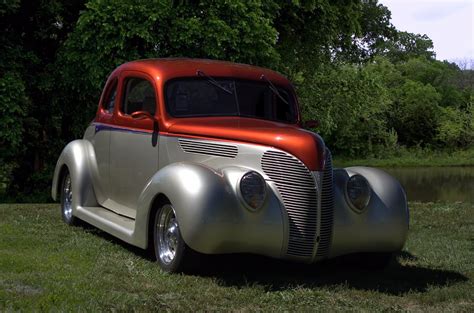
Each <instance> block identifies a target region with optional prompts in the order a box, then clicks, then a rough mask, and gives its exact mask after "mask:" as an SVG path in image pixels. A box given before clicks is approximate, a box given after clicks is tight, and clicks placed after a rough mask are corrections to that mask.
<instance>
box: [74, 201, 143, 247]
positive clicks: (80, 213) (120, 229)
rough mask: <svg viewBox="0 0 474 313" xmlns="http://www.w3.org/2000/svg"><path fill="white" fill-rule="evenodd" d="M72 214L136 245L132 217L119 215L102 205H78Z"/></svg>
mask: <svg viewBox="0 0 474 313" xmlns="http://www.w3.org/2000/svg"><path fill="white" fill-rule="evenodd" d="M74 215H75V216H77V218H79V219H81V220H83V221H85V222H87V223H89V224H91V225H94V226H95V227H97V228H99V229H101V230H103V231H105V232H107V233H109V234H111V235H113V236H115V237H117V238H119V239H121V240H123V241H125V242H127V243H130V244H132V245H136V243H135V242H134V237H133V233H134V230H135V220H134V219H131V218H128V217H125V216H123V215H119V214H117V213H114V212H112V211H110V210H107V209H106V208H103V207H82V206H78V207H77V209H76V212H75V214H74Z"/></svg>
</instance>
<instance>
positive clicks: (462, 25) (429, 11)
mask: <svg viewBox="0 0 474 313" xmlns="http://www.w3.org/2000/svg"><path fill="white" fill-rule="evenodd" d="M379 3H381V4H383V5H385V6H386V7H388V8H389V10H390V11H391V12H392V20H391V22H392V24H393V25H395V27H396V28H397V29H398V30H401V31H408V32H410V33H416V34H421V35H423V34H426V35H428V37H430V38H431V40H433V45H434V51H435V52H436V59H438V60H441V61H443V60H448V61H450V62H456V63H458V64H460V63H462V62H463V61H464V62H465V61H468V62H473V60H474V30H473V28H474V22H473V20H474V0H379ZM471 66H472V65H471Z"/></svg>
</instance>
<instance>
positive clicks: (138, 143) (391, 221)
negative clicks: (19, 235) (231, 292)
mask: <svg viewBox="0 0 474 313" xmlns="http://www.w3.org/2000/svg"><path fill="white" fill-rule="evenodd" d="M302 125H303V123H302V121H301V116H300V112H299V108H298V103H297V98H296V95H295V91H294V89H293V87H292V85H291V83H290V82H289V81H288V80H287V79H286V78H285V77H283V76H282V75H280V74H278V73H276V72H274V71H271V70H268V69H264V68H260V67H255V66H249V65H244V64H236V63H230V62H222V61H212V60H198V59H150V60H139V61H133V62H129V63H125V64H123V65H121V66H119V67H118V68H117V69H115V70H114V71H113V72H112V74H111V75H110V77H109V78H108V80H107V82H106V84H105V88H104V91H103V93H102V96H101V98H100V101H99V106H98V109H97V114H96V116H95V118H94V120H93V121H92V122H91V124H90V125H89V126H88V127H87V129H86V131H85V134H84V137H83V139H80V140H75V141H72V142H71V143H69V144H68V145H67V146H66V147H65V148H64V150H63V151H62V153H61V155H60V157H59V160H58V162H57V165H56V169H55V172H54V178H53V183H52V197H53V198H54V199H55V200H56V199H57V198H58V199H60V202H61V212H62V218H63V220H64V221H65V222H66V223H68V224H74V223H76V222H77V221H78V219H80V220H83V221H85V222H87V223H89V224H92V225H94V226H96V227H98V228H100V229H102V230H103V231H105V232H107V233H110V234H112V235H113V236H116V237H118V238H120V239H121V240H123V241H125V242H127V243H129V244H132V245H135V246H138V247H140V248H144V249H146V248H150V249H152V250H154V253H155V255H156V258H157V261H158V263H159V265H160V266H161V267H162V268H163V269H164V270H166V271H170V272H176V271H180V270H182V269H183V268H185V267H186V266H187V265H189V264H191V263H192V262H193V256H195V255H199V254H226V253H251V254H259V255H264V256H269V257H274V258H279V259H287V260H293V261H300V262H306V263H313V262H316V261H319V260H323V259H327V258H333V257H336V256H340V255H347V254H353V253H365V254H366V255H368V260H370V258H371V256H373V258H374V259H375V258H380V256H383V257H382V258H380V259H381V260H387V259H388V257H389V256H390V255H391V254H393V253H395V252H397V251H400V250H401V249H402V247H403V245H404V243H405V240H406V237H407V232H408V221H409V211H408V206H407V200H406V196H405V192H404V190H403V188H402V187H401V186H400V184H399V183H398V181H397V180H395V179H394V178H392V177H391V176H389V175H388V174H386V173H385V172H383V171H381V170H378V169H374V168H367V167H350V168H345V169H334V168H333V166H332V159H331V152H330V151H329V149H328V148H327V147H326V146H325V144H324V141H323V140H322V138H321V137H320V136H319V135H318V134H316V133H314V132H311V131H308V130H305V129H303V128H302ZM384 262H385V261H384Z"/></svg>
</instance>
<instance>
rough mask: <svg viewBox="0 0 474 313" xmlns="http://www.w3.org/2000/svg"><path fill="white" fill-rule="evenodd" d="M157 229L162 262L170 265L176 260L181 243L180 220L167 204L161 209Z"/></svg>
mask: <svg viewBox="0 0 474 313" xmlns="http://www.w3.org/2000/svg"><path fill="white" fill-rule="evenodd" d="M156 228H157V229H156V232H157V234H158V252H159V258H160V261H161V262H162V263H163V264H165V265H169V264H171V263H173V261H174V260H175V258H176V252H177V251H178V249H179V243H180V241H181V235H180V232H179V225H178V220H177V219H176V214H175V212H174V209H173V207H172V206H171V205H169V204H166V205H164V206H163V207H162V208H161V210H160V213H159V217H158V223H157V224H156Z"/></svg>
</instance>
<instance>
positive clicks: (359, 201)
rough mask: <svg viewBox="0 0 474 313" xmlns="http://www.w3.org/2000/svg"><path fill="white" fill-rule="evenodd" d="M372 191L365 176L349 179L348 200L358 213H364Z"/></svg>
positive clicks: (347, 186) (354, 176) (357, 175)
mask: <svg viewBox="0 0 474 313" xmlns="http://www.w3.org/2000/svg"><path fill="white" fill-rule="evenodd" d="M371 194H372V189H371V188H370V185H369V182H368V181H367V179H365V178H364V177H363V176H361V175H359V174H356V175H353V176H352V177H350V178H349V180H348V181H347V185H346V198H347V201H348V202H349V204H350V206H351V207H352V208H353V209H354V210H355V211H356V212H361V211H363V210H364V209H365V208H366V207H367V205H368V204H369V201H370V197H371Z"/></svg>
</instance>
